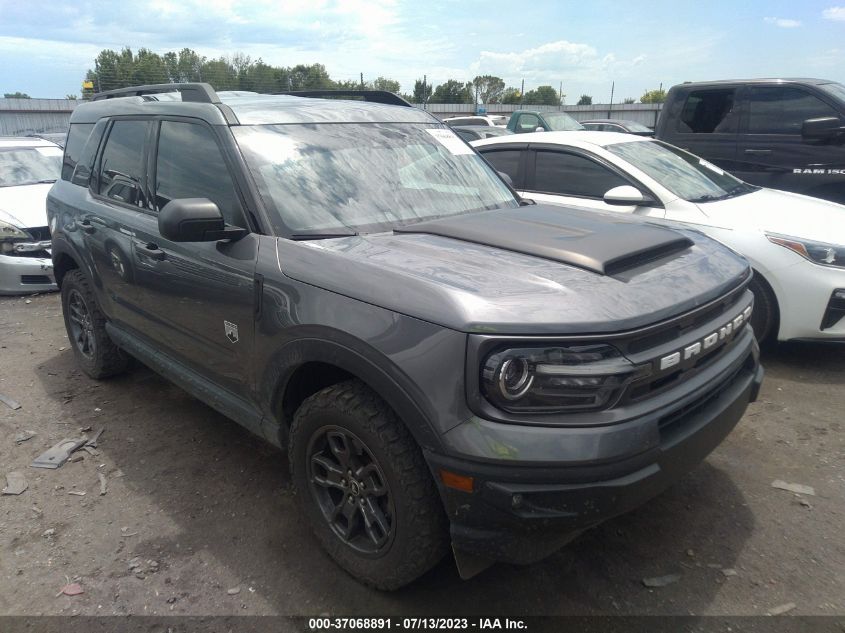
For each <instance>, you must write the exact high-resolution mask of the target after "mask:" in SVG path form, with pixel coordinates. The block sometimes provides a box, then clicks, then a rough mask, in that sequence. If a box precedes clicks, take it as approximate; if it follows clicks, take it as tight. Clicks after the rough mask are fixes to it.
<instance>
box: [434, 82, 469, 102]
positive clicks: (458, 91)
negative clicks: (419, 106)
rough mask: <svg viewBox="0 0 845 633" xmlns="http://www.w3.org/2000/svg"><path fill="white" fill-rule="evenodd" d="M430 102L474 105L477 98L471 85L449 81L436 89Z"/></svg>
mask: <svg viewBox="0 0 845 633" xmlns="http://www.w3.org/2000/svg"><path fill="white" fill-rule="evenodd" d="M429 101H430V102H431V103H473V102H474V101H475V96H474V95H473V92H472V84H471V83H463V82H460V81H458V80H457V79H449V80H447V81H445V82H444V83H442V84H440V85H439V86H437V87H436V88H435V89H434V92H432V93H431V99H430V100H429Z"/></svg>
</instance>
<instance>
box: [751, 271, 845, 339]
mask: <svg viewBox="0 0 845 633" xmlns="http://www.w3.org/2000/svg"><path fill="white" fill-rule="evenodd" d="M796 257H798V256H797V255H796ZM767 280H769V281H770V283H771V284H772V286H773V287H774V288H775V294H776V295H777V300H778V308H779V312H780V329H779V331H778V340H781V341H787V340H795V339H800V340H815V341H845V318H839V319H836V320H835V321H833V322H831V320H832V319H831V316H832V315H831V314H830V308H831V307H832V306H831V303H836V302H835V301H833V297H834V294H835V293H836V291H843V290H845V269H842V268H833V267H830V266H819V265H818V264H814V263H812V262H809V261H807V260H806V259H804V258H800V259H799V261H797V262H796V263H795V264H793V265H791V266H788V267H785V268H781V269H778V270H777V271H775V272H774V273H773V274H769V275H768V276H767ZM834 307H835V306H834Z"/></svg>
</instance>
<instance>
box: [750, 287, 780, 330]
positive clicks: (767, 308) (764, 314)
mask: <svg viewBox="0 0 845 633" xmlns="http://www.w3.org/2000/svg"><path fill="white" fill-rule="evenodd" d="M748 289H749V290H750V291H751V293H752V294H753V295H754V312H752V313H751V327H752V328H753V329H754V336H755V337H756V338H757V342H758V343H760V345H763V344H765V343H768V342H769V339H770V338H772V337H773V336H775V335H776V334H777V327H776V326H777V322H778V306H777V299H775V295H774V292H772V289H771V288H770V287H769V284H768V283H766V281H765V280H764V279H763V278H762V277H760V275H759V274H758V273H756V272H755V273H754V277H752V278H751V282H750V283H749V284H748Z"/></svg>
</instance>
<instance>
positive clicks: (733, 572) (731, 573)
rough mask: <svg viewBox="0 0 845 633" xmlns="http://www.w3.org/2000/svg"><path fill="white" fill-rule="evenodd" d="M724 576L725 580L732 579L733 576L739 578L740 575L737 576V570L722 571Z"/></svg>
mask: <svg viewBox="0 0 845 633" xmlns="http://www.w3.org/2000/svg"><path fill="white" fill-rule="evenodd" d="M722 575H723V576H724V577H725V578H730V577H731V576H737V575H739V574H737V571H736V570H735V569H723V570H722Z"/></svg>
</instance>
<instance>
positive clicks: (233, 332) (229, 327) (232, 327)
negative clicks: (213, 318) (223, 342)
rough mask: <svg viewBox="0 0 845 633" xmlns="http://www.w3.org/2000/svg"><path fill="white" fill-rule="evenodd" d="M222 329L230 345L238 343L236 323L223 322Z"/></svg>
mask: <svg viewBox="0 0 845 633" xmlns="http://www.w3.org/2000/svg"><path fill="white" fill-rule="evenodd" d="M223 328H224V329H225V330H226V338H227V339H229V342H230V343H237V342H238V326H237V324H236V323H229V322H228V321H223Z"/></svg>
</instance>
